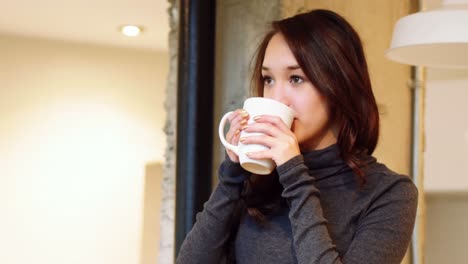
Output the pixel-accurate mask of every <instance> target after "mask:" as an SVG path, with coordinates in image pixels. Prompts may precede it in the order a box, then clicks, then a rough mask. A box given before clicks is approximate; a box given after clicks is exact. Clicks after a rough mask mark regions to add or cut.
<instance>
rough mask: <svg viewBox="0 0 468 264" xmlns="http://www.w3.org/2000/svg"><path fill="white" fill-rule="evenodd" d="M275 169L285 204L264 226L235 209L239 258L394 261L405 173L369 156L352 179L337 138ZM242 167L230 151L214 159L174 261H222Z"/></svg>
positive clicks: (407, 196) (403, 244) (409, 212)
mask: <svg viewBox="0 0 468 264" xmlns="http://www.w3.org/2000/svg"><path fill="white" fill-rule="evenodd" d="M277 172H278V175H279V181H280V183H281V184H282V185H283V188H284V190H283V192H282V196H283V197H284V198H285V199H286V201H287V204H288V205H287V206H286V207H284V208H283V209H282V210H280V212H278V213H277V214H276V215H273V216H271V217H269V218H268V225H266V226H261V225H258V224H257V223H256V222H255V221H254V220H253V219H252V218H251V217H250V216H249V215H247V214H245V213H244V214H243V215H242V220H241V221H240V224H239V226H238V231H237V235H236V237H235V258H236V262H237V263H238V264H262V263H268V264H271V263H275V264H282V263H284V264H287V263H288V264H289V263H291V264H292V263H298V264H304V263H325V264H329V263H330V264H331V263H334V264H335V263H336V264H337V263H359V264H363V263H365V264H371V263H376V264H393V263H395V264H396V263H400V262H401V260H402V259H403V256H404V254H405V252H406V249H407V247H408V244H409V242H410V239H411V233H412V229H413V225H414V219H415V215H416V207H417V196H418V192H417V189H416V187H415V186H414V184H413V182H412V181H411V179H410V178H408V177H407V176H403V175H399V174H396V173H394V172H392V171H391V170H389V169H388V168H387V167H385V165H383V164H380V163H378V162H376V160H375V159H374V158H373V157H368V159H367V167H366V170H365V173H366V176H365V177H366V183H365V184H364V185H363V186H362V187H359V185H358V184H357V181H356V177H355V175H354V173H353V171H352V170H351V169H350V168H349V167H348V166H347V165H346V164H345V163H344V161H343V160H342V159H341V158H339V152H338V148H337V146H336V145H332V146H330V147H328V148H326V149H323V150H317V151H312V152H309V153H303V154H302V155H299V156H296V157H294V158H292V159H291V160H289V161H287V162H286V163H284V164H283V165H281V166H279V167H277ZM248 174H249V173H248V172H246V171H245V170H243V169H242V168H241V167H240V166H239V164H237V163H233V162H231V161H229V159H226V160H225V161H224V162H223V163H222V164H221V167H220V169H219V184H218V185H217V187H216V188H215V190H214V192H213V193H212V195H211V197H210V199H209V200H208V201H207V202H206V203H205V206H204V209H203V211H202V212H200V213H199V214H198V215H197V221H196V223H195V225H194V227H193V229H192V230H191V231H190V233H189V234H188V235H187V237H186V239H185V241H184V243H183V244H182V247H181V249H180V252H179V255H178V258H177V260H176V263H179V264H186V263H203V264H209V263H216V264H217V263H225V262H226V257H227V256H226V252H227V250H226V248H227V247H228V245H227V241H228V237H229V232H230V230H231V225H232V224H233V222H234V223H236V222H235V221H233V212H234V209H235V207H236V204H237V203H238V201H239V199H240V192H241V189H242V186H243V184H242V183H243V181H244V180H245V179H246V177H247V176H248ZM236 224H237V223H236Z"/></svg>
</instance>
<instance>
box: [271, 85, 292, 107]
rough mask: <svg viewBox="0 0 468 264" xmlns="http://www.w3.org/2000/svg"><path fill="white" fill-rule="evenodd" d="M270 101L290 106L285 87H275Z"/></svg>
mask: <svg viewBox="0 0 468 264" xmlns="http://www.w3.org/2000/svg"><path fill="white" fill-rule="evenodd" d="M271 99H274V100H276V101H278V102H281V103H283V104H285V105H287V106H290V100H289V96H288V93H287V87H286V86H285V85H283V86H278V87H276V89H274V92H273V96H272V98H271Z"/></svg>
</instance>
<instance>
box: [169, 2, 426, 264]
mask: <svg viewBox="0 0 468 264" xmlns="http://www.w3.org/2000/svg"><path fill="white" fill-rule="evenodd" d="M252 80H253V87H254V89H255V90H256V95H258V96H263V97H268V98H272V99H275V100H278V101H280V102H282V103H284V104H286V105H288V106H290V107H291V108H293V109H294V110H295V111H296V112H297V115H296V116H295V119H294V121H293V125H292V128H291V130H290V129H288V128H287V126H286V125H285V124H284V123H283V122H282V121H281V120H280V119H278V118H275V117H273V116H261V117H259V118H257V119H256V123H253V124H250V125H248V126H247V125H246V124H247V119H248V113H246V112H245V111H243V110H237V111H235V112H234V113H233V114H232V115H231V116H230V118H229V120H230V124H231V126H230V130H229V132H228V133H227V136H226V138H227V140H228V141H230V142H231V143H233V144H237V143H238V142H239V141H242V142H243V143H246V144H250V143H257V144H263V145H266V146H268V147H269V148H270V149H269V150H266V151H262V152H255V153H249V156H250V157H251V158H254V159H260V158H271V159H273V160H274V161H275V163H276V165H277V168H276V171H275V172H274V173H273V174H272V175H267V176H262V175H251V174H250V173H248V172H247V171H245V170H243V169H242V168H241V167H240V165H239V163H238V157H237V156H236V154H234V153H233V152H231V151H227V158H226V160H225V161H224V162H223V163H222V164H221V167H220V170H219V184H218V186H217V187H216V188H215V190H214V192H213V194H212V196H211V198H210V199H209V201H208V202H207V203H206V204H205V207H204V210H203V211H202V212H201V213H199V214H198V216H197V222H196V223H195V225H194V227H193V229H192V230H191V232H190V233H189V234H188V235H187V237H186V239H185V241H184V243H183V245H182V247H181V250H180V253H179V256H178V259H177V263H226V262H227V263H300V264H302V263H378V264H386V263H400V262H401V260H402V259H403V256H404V254H405V252H406V249H407V247H408V245H409V242H410V239H411V233H412V229H413V225H414V219H415V213H416V207H417V190H416V188H415V186H414V184H413V183H412V182H411V180H410V179H409V178H408V177H407V176H403V175H399V174H397V173H395V172H392V171H391V170H389V169H388V168H387V167H385V165H383V164H380V163H378V162H377V161H376V159H375V158H373V157H372V156H371V154H372V153H373V151H374V149H375V147H376V144H377V140H378V134H379V115H378V110H377V105H376V101H375V98H374V95H373V93H372V88H371V83H370V80H369V74H368V70H367V63H366V60H365V56H364V52H363V49H362V44H361V41H360V39H359V36H358V35H357V33H356V32H355V31H354V29H353V28H352V27H351V25H350V24H349V23H348V22H346V21H345V20H344V19H343V18H342V17H341V16H339V15H337V14H336V13H333V12H331V11H327V10H314V11H311V12H308V13H304V14H299V15H296V16H294V17H291V18H287V19H284V20H280V21H276V22H273V23H272V30H271V32H269V33H268V34H267V35H266V36H265V38H264V40H263V42H262V43H261V45H260V47H259V50H258V54H257V60H256V65H255V69H254V73H253V78H252ZM240 130H245V131H247V132H262V133H264V135H262V136H251V137H245V138H239V137H240V136H239V135H240V133H239V131H240Z"/></svg>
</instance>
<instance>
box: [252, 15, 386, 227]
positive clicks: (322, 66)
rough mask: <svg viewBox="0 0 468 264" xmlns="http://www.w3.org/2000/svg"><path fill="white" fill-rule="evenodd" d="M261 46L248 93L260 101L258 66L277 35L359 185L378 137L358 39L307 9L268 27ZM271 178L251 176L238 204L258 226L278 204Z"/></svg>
mask: <svg viewBox="0 0 468 264" xmlns="http://www.w3.org/2000/svg"><path fill="white" fill-rule="evenodd" d="M271 26H272V28H271V31H269V32H268V33H267V34H266V35H265V37H264V39H263V41H262V42H261V44H260V46H259V48H258V50H257V56H256V59H255V64H254V69H253V75H252V91H253V94H254V95H256V96H263V84H264V81H263V77H262V72H261V69H262V64H263V60H264V57H265V51H266V48H267V46H268V43H269V41H270V40H271V38H272V37H273V35H275V34H281V35H283V37H284V38H285V40H286V42H287V43H288V45H289V48H290V49H291V51H292V53H293V55H294V57H295V58H296V60H297V62H298V64H299V66H300V67H301V69H302V71H303V72H304V74H305V75H306V77H307V78H308V79H309V80H310V81H311V82H312V84H313V85H314V86H315V87H316V89H317V90H318V91H319V93H320V94H321V95H322V97H323V98H324V99H325V100H326V102H327V105H328V107H329V113H330V120H332V121H334V123H335V124H337V125H338V135H337V146H338V148H339V150H340V154H341V157H342V158H343V160H344V161H345V162H346V164H347V165H348V166H349V167H350V168H351V169H352V170H353V171H354V172H355V174H356V175H357V176H358V179H360V181H361V184H363V183H364V182H365V175H364V173H363V170H362V169H361V167H362V165H363V157H364V156H367V155H371V154H372V153H373V151H374V149H375V147H376V145H377V141H378V137H379V113H378V109H377V104H376V101H375V98H374V94H373V92H372V87H371V82H370V78H369V73H368V69H367V62H366V58H365V55H364V50H363V47H362V43H361V40H360V38H359V36H358V34H357V33H356V31H355V30H354V29H353V27H352V26H351V25H350V24H349V23H348V22H347V21H346V20H345V19H344V18H343V17H342V16H340V15H338V14H336V13H334V12H332V11H329V10H322V9H317V10H312V11H310V12H307V13H302V14H298V15H295V16H293V17H290V18H286V19H283V20H278V21H274V22H272V25H271ZM281 189H282V188H281V185H280V184H279V182H278V176H277V175H276V173H273V175H271V177H270V176H256V175H252V177H250V179H248V180H246V182H245V184H244V189H243V200H244V201H245V204H246V207H247V212H248V213H249V215H251V216H253V217H254V218H255V219H256V220H259V221H260V222H262V221H264V220H265V215H267V214H268V213H269V212H270V211H271V210H272V208H275V206H274V205H279V204H280V202H279V201H280V200H281Z"/></svg>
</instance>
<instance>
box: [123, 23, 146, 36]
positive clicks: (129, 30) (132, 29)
mask: <svg viewBox="0 0 468 264" xmlns="http://www.w3.org/2000/svg"><path fill="white" fill-rule="evenodd" d="M142 31H143V27H142V26H136V25H124V26H121V27H120V33H122V34H124V35H125V36H127V37H136V36H138V35H140V34H141V32H142Z"/></svg>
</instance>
